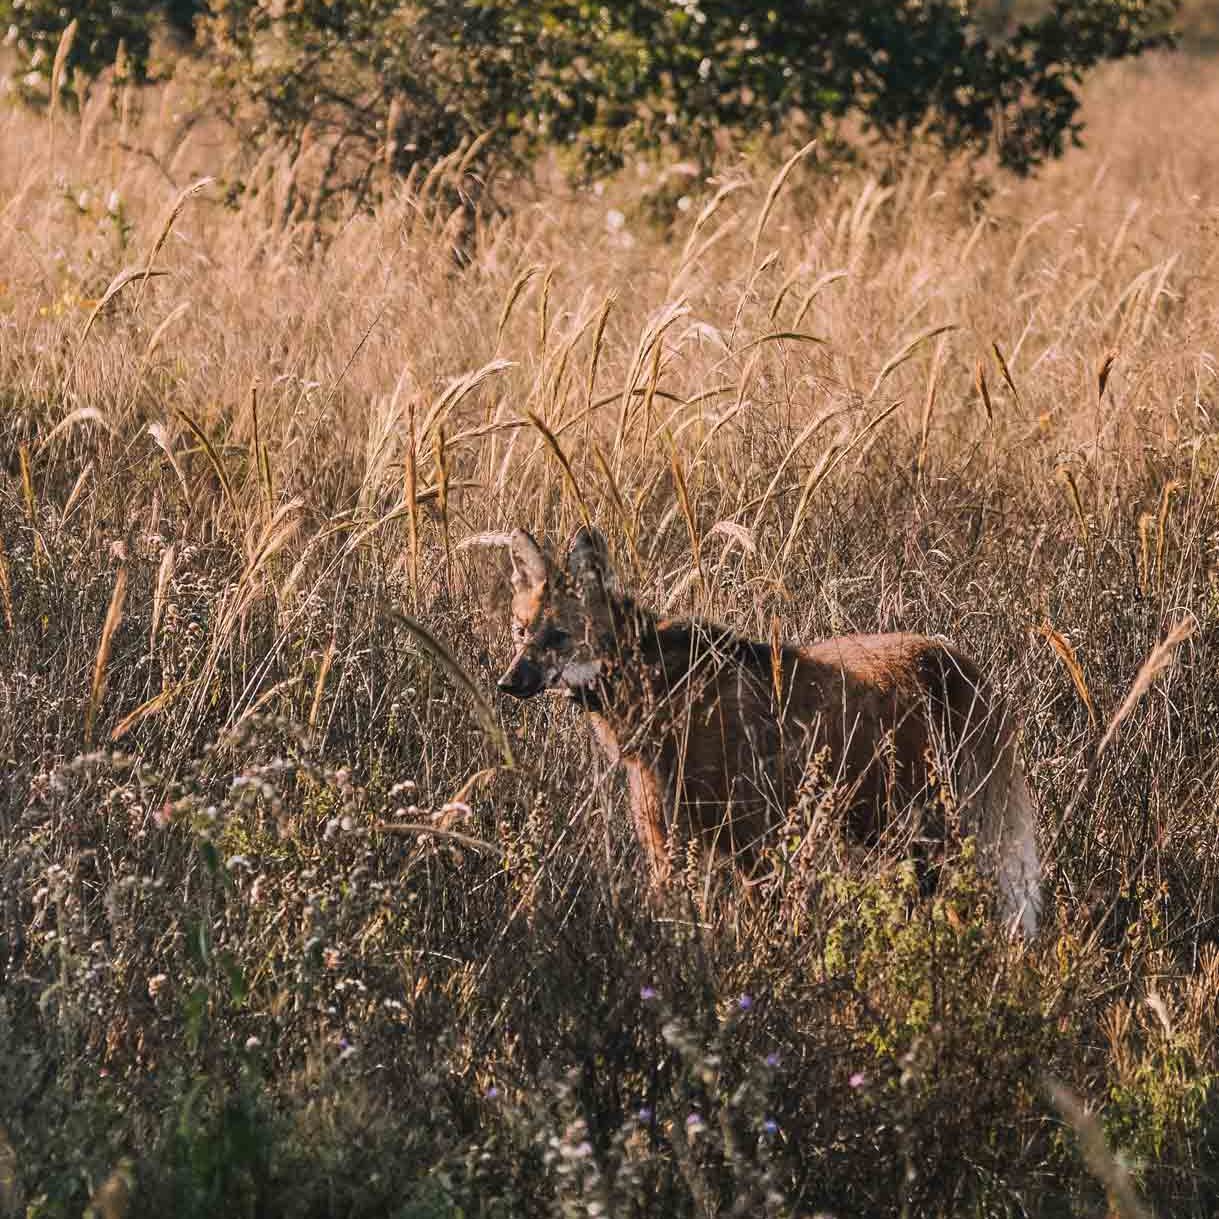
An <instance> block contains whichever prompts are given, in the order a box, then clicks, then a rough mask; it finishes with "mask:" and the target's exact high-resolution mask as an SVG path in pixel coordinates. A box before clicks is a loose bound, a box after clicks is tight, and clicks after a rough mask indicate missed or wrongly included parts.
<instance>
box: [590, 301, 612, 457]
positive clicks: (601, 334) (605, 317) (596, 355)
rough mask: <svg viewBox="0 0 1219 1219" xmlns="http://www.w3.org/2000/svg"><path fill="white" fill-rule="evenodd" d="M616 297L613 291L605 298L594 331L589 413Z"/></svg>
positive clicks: (591, 353)
mask: <svg viewBox="0 0 1219 1219" xmlns="http://www.w3.org/2000/svg"><path fill="white" fill-rule="evenodd" d="M615 299H616V297H615V296H614V294H613V293H611V294H610V295H609V296H607V297H606V298H605V302H604V303H603V304H602V306H601V312H600V313H599V314H598V315H597V328H596V330H594V331H593V348H592V351H591V352H590V353H589V357H588V384H587V386H586V388H585V393H584V408H585V410H586V411H587V412H588V413H589V414H591V413H592V410H593V392H594V390H595V389H596V386H597V365H598V364H599V363H600V361H601V352H602V349H603V347H604V344H605V327H606V326H607V325H608V324H609V315H610V310H611V309H613V307H614V301H615ZM615 397H617V395H615ZM613 400H614V399H613V398H611V399H610V401H611V402H612V401H613ZM586 418H587V416H586ZM587 440H588V436H587V432H586V434H585V443H587Z"/></svg>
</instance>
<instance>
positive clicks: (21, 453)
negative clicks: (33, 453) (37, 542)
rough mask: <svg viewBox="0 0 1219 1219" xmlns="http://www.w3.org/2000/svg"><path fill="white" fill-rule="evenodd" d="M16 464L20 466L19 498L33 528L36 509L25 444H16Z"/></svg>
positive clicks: (32, 479) (35, 521) (27, 451)
mask: <svg viewBox="0 0 1219 1219" xmlns="http://www.w3.org/2000/svg"><path fill="white" fill-rule="evenodd" d="M17 464H18V465H19V466H20V467H21V498H22V500H23V501H24V503H25V515H26V519H27V520H28V521H29V522H30V526H31V528H33V527H35V526H36V525H37V523H38V522H37V516H38V511H37V504H36V500H35V498H34V475H33V472H32V471H31V470H30V450H29V447H28V446H27V445H24V444H23V445H18V446H17Z"/></svg>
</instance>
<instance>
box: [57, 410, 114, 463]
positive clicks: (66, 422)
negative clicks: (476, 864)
mask: <svg viewBox="0 0 1219 1219" xmlns="http://www.w3.org/2000/svg"><path fill="white" fill-rule="evenodd" d="M78 423H96V424H97V425H98V426H99V427H101V428H104V429H105V430H106V431H107V432H109V433H110V434H111V435H112V436H113V435H114V428H113V427H112V426H111V424H110V421H109V420H108V419H107V418H106V416H105V415H103V414H102V413H101V411H99V410H98V409H97V407H96V406H81V407H78V408H77V409H76V410H74V411H72V412H71V413H70V414H67V415H65V416H64V417H63V418H62V419H61V420H60V421H59V422H58V423H57V424H56V425H55V426H54V427H53V428H52V429H51V430H50V431H49V432H48V433H47V434H46V435H45V436H44V437H43V439H42V443H41V444H40V445H39V446H38V453H39V455H41V454H42V453H43V452H44V451H45V450H46V448H47V446H48V445H49V444H50V443H51V441H52V440H54V439H55V437H56V436H61V435H62V434H63V433H64V432H66V431H68V430H69V429H71V428H74V427H75V426H76V425H77V424H78Z"/></svg>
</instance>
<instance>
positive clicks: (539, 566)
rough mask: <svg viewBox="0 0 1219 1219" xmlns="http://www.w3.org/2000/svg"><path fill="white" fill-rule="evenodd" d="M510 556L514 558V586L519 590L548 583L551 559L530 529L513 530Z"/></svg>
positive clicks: (510, 539)
mask: <svg viewBox="0 0 1219 1219" xmlns="http://www.w3.org/2000/svg"><path fill="white" fill-rule="evenodd" d="M508 557H509V558H510V559H511V560H512V587H513V588H515V589H516V590H517V591H518V592H520V591H522V590H528V589H534V588H539V587H540V586H541V585H543V584H545V583H546V577H547V576H548V575H549V574H550V561H549V560H548V559H547V558H546V555H545V552H544V551H543V550H542V548H541V547H540V546H539V545H538V544H537V542H535V541H534V540H533V535H532V534H531V533H529V532H528V530H525V529H514V530H513V531H512V534H511V536H510V537H509V538H508Z"/></svg>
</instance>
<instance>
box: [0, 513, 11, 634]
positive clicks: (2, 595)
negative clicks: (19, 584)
mask: <svg viewBox="0 0 1219 1219" xmlns="http://www.w3.org/2000/svg"><path fill="white" fill-rule="evenodd" d="M0 610H2V611H3V612H4V625H5V626H6V627H8V631H9V634H10V635H11V634H12V633H13V584H12V579H11V577H10V576H9V572H8V551H7V550H5V548H4V538H3V536H0Z"/></svg>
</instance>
